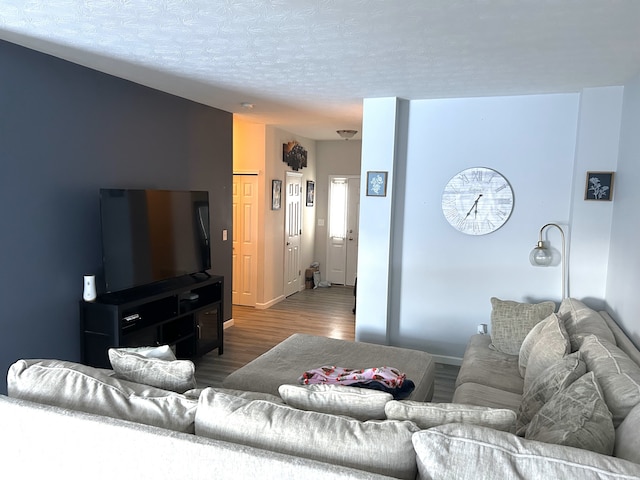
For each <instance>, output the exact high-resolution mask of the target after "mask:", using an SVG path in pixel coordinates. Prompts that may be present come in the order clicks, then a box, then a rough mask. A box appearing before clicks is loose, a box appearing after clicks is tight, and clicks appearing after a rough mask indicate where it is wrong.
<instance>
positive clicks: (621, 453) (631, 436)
mask: <svg viewBox="0 0 640 480" xmlns="http://www.w3.org/2000/svg"><path fill="white" fill-rule="evenodd" d="M639 431H640V403H639V404H638V405H636V406H635V407H633V410H631V411H630V412H629V415H627V418H625V419H624V421H623V422H622V423H621V424H620V426H619V427H618V428H616V446H615V449H614V451H613V454H614V456H616V457H618V458H624V459H625V460H629V461H631V462H634V463H640V435H638V432H639Z"/></svg>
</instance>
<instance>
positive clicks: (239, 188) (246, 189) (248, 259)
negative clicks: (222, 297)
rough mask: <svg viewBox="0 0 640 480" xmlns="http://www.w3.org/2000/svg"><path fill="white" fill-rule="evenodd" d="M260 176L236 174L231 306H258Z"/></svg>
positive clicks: (234, 175)
mask: <svg viewBox="0 0 640 480" xmlns="http://www.w3.org/2000/svg"><path fill="white" fill-rule="evenodd" d="M258 203H259V202H258V175H257V174H236V173H234V174H233V206H232V208H233V212H232V215H233V231H232V236H233V238H232V240H233V253H232V262H233V272H232V279H233V281H232V286H231V303H232V304H233V305H245V306H248V307H255V305H256V301H257V293H256V290H257V288H258V208H259V207H258Z"/></svg>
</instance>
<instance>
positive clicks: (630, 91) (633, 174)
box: [606, 76, 640, 345]
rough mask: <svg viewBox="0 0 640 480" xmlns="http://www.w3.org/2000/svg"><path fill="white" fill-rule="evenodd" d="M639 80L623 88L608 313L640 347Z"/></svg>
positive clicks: (607, 294) (608, 282)
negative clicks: (639, 243)
mask: <svg viewBox="0 0 640 480" xmlns="http://www.w3.org/2000/svg"><path fill="white" fill-rule="evenodd" d="M639 132H640V76H637V77H635V78H634V79H633V80H632V81H630V82H628V83H627V84H626V85H625V88H624V100H623V109H622V128H621V136H620V155H619V159H618V168H617V171H616V176H615V185H614V200H613V222H612V228H611V246H610V254H609V269H608V275H607V287H606V288H607V289H606V299H607V309H608V310H610V311H611V313H612V314H613V316H614V318H615V319H616V320H618V321H619V323H620V324H621V326H622V328H623V329H624V330H625V331H626V332H627V334H628V335H630V337H631V339H632V340H633V341H634V342H635V344H636V345H640V295H639V294H638V290H639V289H640V249H639V248H638V240H639V239H640V209H639V207H638V206H639V205H640V189H638V184H637V182H638V180H639V179H640V135H639Z"/></svg>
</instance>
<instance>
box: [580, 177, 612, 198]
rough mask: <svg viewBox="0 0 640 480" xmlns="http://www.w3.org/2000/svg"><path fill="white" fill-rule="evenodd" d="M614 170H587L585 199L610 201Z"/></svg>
mask: <svg viewBox="0 0 640 480" xmlns="http://www.w3.org/2000/svg"><path fill="white" fill-rule="evenodd" d="M613 174H614V172H587V184H586V186H585V188H584V199H585V200H600V201H610V200H611V199H612V198H613Z"/></svg>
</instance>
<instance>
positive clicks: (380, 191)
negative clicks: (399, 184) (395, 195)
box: [367, 172, 388, 197]
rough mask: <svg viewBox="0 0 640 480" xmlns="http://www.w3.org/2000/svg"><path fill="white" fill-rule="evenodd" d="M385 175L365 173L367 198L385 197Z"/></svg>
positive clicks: (384, 173) (382, 173) (381, 173)
mask: <svg viewBox="0 0 640 480" xmlns="http://www.w3.org/2000/svg"><path fill="white" fill-rule="evenodd" d="M387 173H388V172H367V196H368V197H386V196H387Z"/></svg>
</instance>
